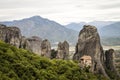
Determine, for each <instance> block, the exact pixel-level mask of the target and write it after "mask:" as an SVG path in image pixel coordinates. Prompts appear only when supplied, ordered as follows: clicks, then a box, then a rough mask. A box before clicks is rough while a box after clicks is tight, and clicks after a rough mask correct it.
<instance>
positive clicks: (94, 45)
mask: <svg viewBox="0 0 120 80" xmlns="http://www.w3.org/2000/svg"><path fill="white" fill-rule="evenodd" d="M84 55H88V56H91V58H92V71H93V72H94V73H99V74H100V73H101V74H103V75H104V76H106V77H108V76H107V74H106V72H105V70H104V67H103V61H104V53H103V48H102V46H101V44H100V37H99V34H98V32H97V29H96V27H95V26H91V25H84V27H83V29H82V30H81V31H80V33H79V39H78V43H77V45H76V52H75V54H74V56H73V59H74V60H79V59H80V58H81V57H82V56H84Z"/></svg>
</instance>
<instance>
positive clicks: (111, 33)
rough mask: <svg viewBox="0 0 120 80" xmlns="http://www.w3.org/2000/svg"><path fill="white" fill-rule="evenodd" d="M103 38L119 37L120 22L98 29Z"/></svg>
mask: <svg viewBox="0 0 120 80" xmlns="http://www.w3.org/2000/svg"><path fill="white" fill-rule="evenodd" d="M100 34H101V36H103V37H120V22H116V23H113V24H110V25H107V26H104V27H102V28H101V29H100Z"/></svg>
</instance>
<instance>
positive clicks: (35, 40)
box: [21, 36, 42, 55]
mask: <svg viewBox="0 0 120 80" xmlns="http://www.w3.org/2000/svg"><path fill="white" fill-rule="evenodd" d="M41 42H42V39H41V38H39V37H37V36H32V37H30V38H25V37H22V40H21V48H24V49H27V50H29V51H32V52H34V53H36V54H38V55H41Z"/></svg>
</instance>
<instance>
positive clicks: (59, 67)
mask: <svg viewBox="0 0 120 80" xmlns="http://www.w3.org/2000/svg"><path fill="white" fill-rule="evenodd" d="M0 79H1V80H88V79H89V80H99V79H101V80H106V79H105V78H103V77H102V76H100V75H99V76H97V75H93V74H92V73H90V72H89V71H88V70H87V68H86V69H83V70H81V69H80V68H79V66H78V64H77V62H73V61H71V60H67V61H66V60H55V59H53V60H50V59H48V58H45V57H40V56H38V55H36V54H33V53H31V52H29V51H26V50H23V49H17V48H16V47H13V46H11V45H9V44H6V43H4V42H1V41H0Z"/></svg>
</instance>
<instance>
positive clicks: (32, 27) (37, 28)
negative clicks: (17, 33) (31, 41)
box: [1, 16, 78, 42]
mask: <svg viewBox="0 0 120 80" xmlns="http://www.w3.org/2000/svg"><path fill="white" fill-rule="evenodd" d="M1 23H2V24H5V25H7V26H17V27H19V28H20V29H21V32H22V35H24V36H27V37H30V36H39V37H41V38H43V39H49V40H50V41H51V42H58V41H63V40H68V41H69V42H76V41H77V36H78V32H76V31H74V30H71V29H68V28H66V27H64V26H62V25H60V24H58V23H56V22H55V21H51V20H48V19H45V18H42V17H40V16H33V17H30V18H25V19H22V20H14V21H7V22H1Z"/></svg>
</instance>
